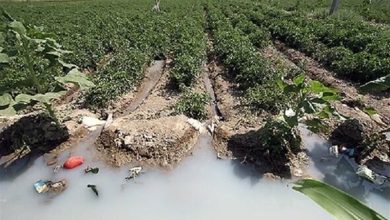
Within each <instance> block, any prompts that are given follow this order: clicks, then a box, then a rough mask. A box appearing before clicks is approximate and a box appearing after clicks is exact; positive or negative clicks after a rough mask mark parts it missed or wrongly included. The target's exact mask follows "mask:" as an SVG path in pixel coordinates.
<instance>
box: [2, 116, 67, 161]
mask: <svg viewBox="0 0 390 220" xmlns="http://www.w3.org/2000/svg"><path fill="white" fill-rule="evenodd" d="M68 138H69V133H68V129H67V128H66V127H65V126H62V125H58V124H56V123H55V122H54V121H53V119H52V118H50V117H49V116H47V115H46V114H43V113H42V114H31V115H27V116H25V117H21V118H20V119H19V120H16V121H15V122H13V123H8V125H5V126H4V127H3V128H2V129H1V130H0V156H4V155H8V154H11V153H13V152H14V151H15V150H17V149H22V148H29V150H31V151H32V152H48V151H50V150H52V149H53V148H55V147H56V146H58V145H59V144H61V143H62V142H64V141H66V140H67V139H68Z"/></svg>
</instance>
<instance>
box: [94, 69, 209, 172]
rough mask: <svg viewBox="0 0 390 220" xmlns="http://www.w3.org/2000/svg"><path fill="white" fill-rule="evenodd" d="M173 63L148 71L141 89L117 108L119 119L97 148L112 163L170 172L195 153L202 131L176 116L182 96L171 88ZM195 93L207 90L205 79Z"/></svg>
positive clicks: (122, 101)
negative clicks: (176, 106) (196, 143)
mask: <svg viewBox="0 0 390 220" xmlns="http://www.w3.org/2000/svg"><path fill="white" fill-rule="evenodd" d="M169 63H170V62H167V67H166V68H164V65H161V64H158V66H152V67H151V68H148V69H147V70H146V74H147V75H149V76H148V77H145V79H144V80H143V82H142V83H141V85H140V87H139V88H140V89H139V90H138V91H135V92H132V93H129V94H127V95H125V96H124V97H123V98H122V99H121V100H120V101H119V102H118V103H119V104H118V106H119V108H116V109H115V108H114V110H113V111H114V115H116V116H119V117H117V118H115V119H114V121H113V123H112V124H111V125H110V126H109V127H107V128H106V129H105V130H104V131H103V132H102V134H101V136H100V137H99V139H98V140H97V145H98V147H97V148H98V150H99V151H100V152H102V154H103V158H104V159H105V160H106V161H107V162H108V163H109V164H111V165H114V166H122V165H125V164H128V163H132V164H137V165H142V166H157V167H162V168H168V169H170V168H173V167H175V165H177V164H178V163H179V162H180V161H181V160H182V159H183V158H184V157H186V156H187V155H189V154H191V152H192V148H193V146H194V145H195V142H196V140H197V137H198V135H199V131H197V130H196V129H195V127H194V126H193V125H191V123H192V122H190V121H189V118H187V117H186V116H183V115H179V116H177V115H175V110H174V107H175V105H176V103H177V102H178V100H179V98H180V95H181V94H179V93H178V92H177V91H176V90H174V89H173V88H172V86H171V83H170V77H169V73H170V72H169V71H170V66H169ZM158 72H159V73H158ZM192 90H193V91H194V92H204V91H205V88H204V86H203V82H202V79H201V77H199V79H197V82H196V83H195V85H194V86H193V88H192ZM140 100H142V101H140ZM123 109H126V110H125V111H124V110H123Z"/></svg>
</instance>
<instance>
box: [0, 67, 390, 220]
mask: <svg viewBox="0 0 390 220" xmlns="http://www.w3.org/2000/svg"><path fill="white" fill-rule="evenodd" d="M154 66H159V68H157V69H159V71H162V68H163V63H161V62H156V63H155V64H154ZM157 69H154V70H153V68H152V70H153V71H150V73H149V75H150V76H151V77H149V78H148V79H147V80H149V81H152V82H151V83H150V85H149V84H148V85H147V86H145V87H142V88H141V89H140V90H139V91H138V94H139V95H136V96H135V98H134V100H136V102H137V104H136V105H130V106H131V109H128V108H127V109H124V110H123V112H125V113H127V112H128V111H133V110H135V109H137V107H138V106H139V105H141V104H142V102H143V100H145V99H146V98H147V96H148V94H150V92H151V90H152V88H153V87H154V86H155V85H156V83H158V78H159V77H161V73H158V74H157V72H159V71H157ZM152 76H156V77H152ZM203 83H204V84H205V87H206V90H207V92H208V93H209V94H210V96H211V98H212V106H211V107H212V112H213V115H214V117H215V115H218V112H219V110H218V107H217V106H215V96H214V94H213V89H212V86H211V83H210V80H209V77H208V75H207V74H205V75H204V76H203ZM101 129H102V128H101V127H100V128H99V129H96V130H95V131H92V132H90V133H89V135H87V136H86V137H84V138H83V139H81V140H80V141H79V142H78V143H77V145H76V146H74V147H72V148H70V149H68V150H66V151H65V152H63V153H61V154H60V155H59V158H58V161H59V162H61V161H62V162H63V161H65V160H66V159H67V158H68V157H69V156H70V155H80V156H83V157H84V158H85V161H84V164H83V165H82V166H79V167H77V168H75V169H71V170H66V169H59V170H58V172H56V173H55V172H53V168H52V167H48V166H47V165H46V163H45V161H44V158H43V157H39V158H37V159H35V160H34V161H31V160H24V159H21V160H19V161H18V164H17V165H15V166H13V168H14V169H15V170H20V169H18V168H20V167H28V168H27V169H24V170H23V172H21V173H18V174H17V175H10V174H12V172H13V171H12V170H1V169H4V168H0V219H1V220H25V219H29V220H46V219H47V220H53V219H55V220H62V219H94V220H98V219H113V218H114V219H118V220H121V219H123V220H124V219H129V218H132V219H138V220H142V219H149V220H150V219H171V220H175V219H177V220H179V219H180V220H182V219H197V220H198V219H225V220H228V219H232V220H233V219H243V218H245V219H248V220H251V219H286V218H288V219H291V220H293V219H300V220H302V219H324V220H325V219H333V217H332V216H330V215H329V214H328V213H327V212H326V211H324V210H323V209H322V208H321V207H319V206H318V205H316V204H315V203H314V202H313V201H312V200H310V199H309V198H307V197H306V196H304V195H303V194H300V193H298V192H296V191H294V190H293V189H292V185H293V182H294V180H293V179H284V180H280V179H270V178H268V177H265V176H263V175H259V173H258V170H255V169H254V168H252V167H251V166H248V165H243V164H241V163H240V161H238V160H221V159H218V158H217V156H216V153H215V152H214V148H213V146H212V138H211V135H210V134H208V133H207V132H204V133H202V134H200V136H199V138H198V140H197V143H196V145H195V147H194V151H193V153H192V155H191V156H189V157H187V158H186V159H184V160H183V161H182V162H181V163H179V165H178V166H177V167H176V168H175V169H173V170H171V171H167V170H162V169H157V168H147V167H146V168H145V169H144V173H142V174H141V175H140V176H138V177H136V178H135V179H131V180H126V177H127V176H128V175H129V168H131V167H130V166H122V167H121V168H113V167H112V166H110V165H107V164H106V163H105V162H102V160H101V159H100V158H99V154H100V152H98V151H97V149H96V146H95V141H96V139H97V138H98V136H99V134H100V132H101ZM205 130H206V129H205ZM301 130H302V134H303V143H304V145H305V147H306V149H307V150H308V155H309V157H310V163H309V166H308V168H307V170H306V171H305V173H306V174H308V175H310V176H311V177H313V178H316V179H319V180H323V181H325V182H327V183H330V184H332V185H335V186H337V187H339V188H341V189H342V190H344V191H346V192H348V193H350V194H351V195H354V196H355V197H356V198H358V199H360V200H361V201H362V202H364V203H366V204H368V205H369V206H371V207H372V208H374V209H375V210H377V211H378V212H379V213H381V214H382V215H384V216H385V217H387V218H389V217H390V210H389V199H390V197H389V196H388V195H389V192H388V191H382V189H380V188H376V187H375V185H373V184H371V183H369V182H367V181H365V180H362V179H360V178H359V177H358V176H357V175H356V174H355V172H354V170H353V166H354V164H353V163H352V162H351V161H350V160H349V159H347V158H344V157H339V158H333V157H330V155H329V152H328V147H329V145H328V143H327V142H326V141H324V140H322V139H321V138H320V137H319V136H317V135H315V134H311V133H310V132H308V131H307V130H306V129H305V128H303V127H302V128H301ZM87 166H91V167H99V168H100V171H99V173H98V174H90V173H88V174H86V173H84V169H85V168H86V167H87ZM40 179H42V180H60V179H66V180H67V182H68V187H67V189H66V190H65V191H64V192H62V193H60V194H55V195H54V194H50V193H49V194H37V192H35V190H34V188H33V183H35V182H36V181H37V180H40ZM88 184H93V185H96V187H97V190H98V192H99V195H98V196H96V195H95V194H94V193H93V192H92V190H91V189H90V188H88V187H87V185H88ZM287 216H288V217H287Z"/></svg>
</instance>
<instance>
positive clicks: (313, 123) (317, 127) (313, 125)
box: [305, 118, 328, 133]
mask: <svg viewBox="0 0 390 220" xmlns="http://www.w3.org/2000/svg"><path fill="white" fill-rule="evenodd" d="M305 124H306V126H307V129H309V130H310V131H312V132H314V133H317V132H321V131H326V130H327V128H328V127H327V126H326V125H324V124H323V123H322V122H321V120H320V119H318V118H313V119H310V120H307V121H305Z"/></svg>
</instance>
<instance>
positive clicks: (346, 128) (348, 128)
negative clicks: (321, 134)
mask: <svg viewBox="0 0 390 220" xmlns="http://www.w3.org/2000/svg"><path fill="white" fill-rule="evenodd" d="M363 135H364V129H363V126H362V125H361V124H360V122H359V121H358V120H357V119H349V120H346V121H344V122H343V123H341V124H340V125H339V126H338V127H337V128H336V129H335V130H333V132H332V134H331V136H330V139H331V140H332V143H333V144H348V145H357V144H360V143H361V142H362V141H363V138H364V137H363Z"/></svg>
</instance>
